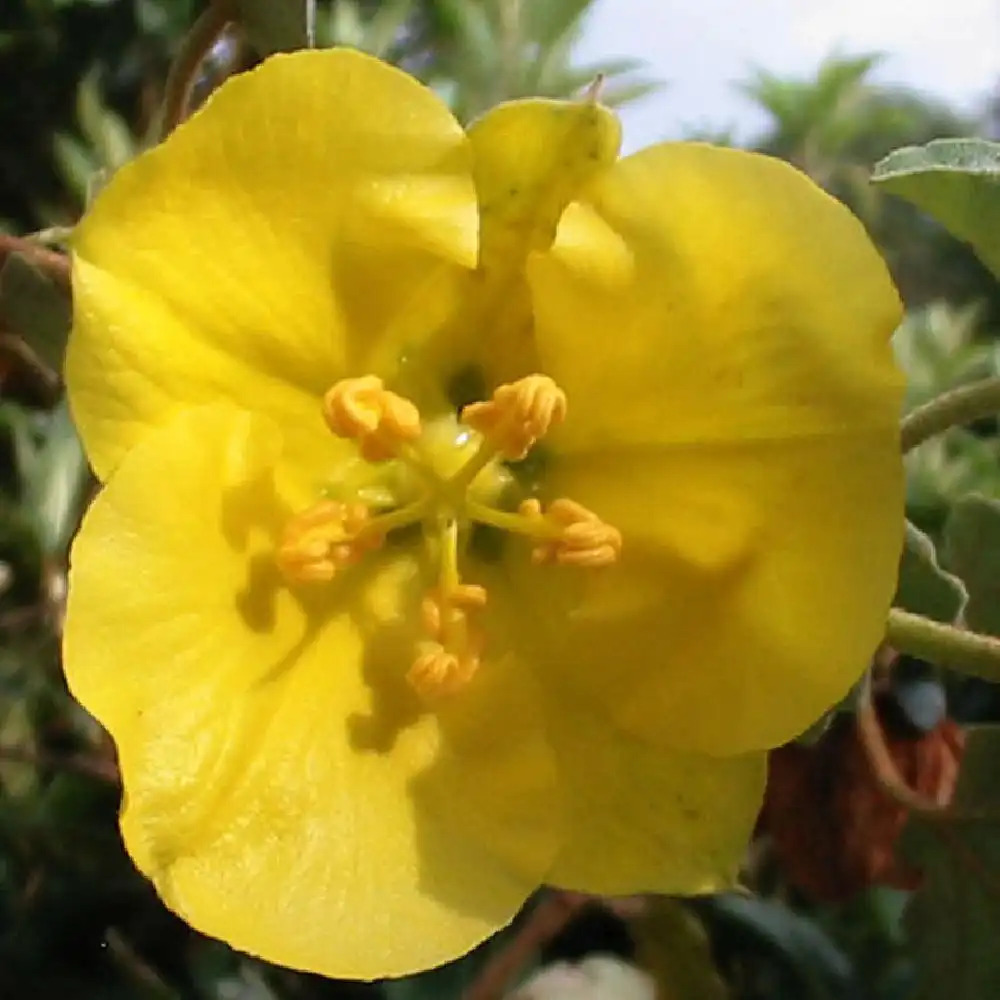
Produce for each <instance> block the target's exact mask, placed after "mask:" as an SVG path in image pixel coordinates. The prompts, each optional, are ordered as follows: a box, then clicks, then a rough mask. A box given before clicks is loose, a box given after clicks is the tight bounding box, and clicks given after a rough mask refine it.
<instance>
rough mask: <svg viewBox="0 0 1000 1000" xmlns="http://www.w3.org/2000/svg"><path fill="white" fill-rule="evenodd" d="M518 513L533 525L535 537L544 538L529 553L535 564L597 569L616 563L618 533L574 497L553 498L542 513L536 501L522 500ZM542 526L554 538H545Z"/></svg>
mask: <svg viewBox="0 0 1000 1000" xmlns="http://www.w3.org/2000/svg"><path fill="white" fill-rule="evenodd" d="M518 513H519V514H520V515H521V516H522V517H524V518H526V519H527V520H528V522H529V523H532V524H535V525H537V526H538V527H539V529H540V530H539V531H538V536H539V537H541V538H543V539H544V540H543V541H542V542H541V544H539V545H536V546H535V548H534V549H533V550H532V553H531V561H532V562H534V563H535V564H536V565H541V564H543V563H557V564H558V565H560V566H580V567H585V568H588V569H599V568H601V567H604V566H610V565H611V564H612V563H615V562H617V561H618V557H619V556H620V555H621V551H622V535H621V532H620V531H619V530H618V529H617V528H615V527H612V525H610V524H606V523H605V522H604V521H602V520H601V519H600V518H599V517H598V516H597V515H596V514H595V513H594V512H593V511H591V510H588V509H587V508H586V507H584V506H583V505H582V504H578V503H577V502H576V501H575V500H568V499H565V498H563V499H560V500H554V501H553V502H552V503H551V504H549V509H548V511H546V512H545V513H544V514H543V513H542V505H541V504H540V503H539V502H538V501H537V500H534V499H531V500H525V501H524V502H523V503H522V504H521V506H520V507H519V508H518ZM545 528H548V529H549V531H552V530H553V529H554V531H555V537H548V538H546V537H545V535H546V534H548V532H546V531H545V530H544V529H545Z"/></svg>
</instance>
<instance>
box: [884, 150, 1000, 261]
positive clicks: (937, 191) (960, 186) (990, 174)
mask: <svg viewBox="0 0 1000 1000" xmlns="http://www.w3.org/2000/svg"><path fill="white" fill-rule="evenodd" d="M872 180H873V181H874V182H875V183H876V184H880V185H881V186H882V187H883V188H885V189H886V190H887V191H890V192H892V193H893V194H897V195H899V196H900V197H901V198H905V199H906V200H907V201H910V202H912V203H913V204H914V205H916V206H917V207H918V208H921V209H923V210H924V211H925V212H927V214H928V215H931V216H933V217H934V218H935V219H937V221H938V222H940V223H941V224H942V225H943V226H944V227H945V228H946V229H947V230H948V231H949V232H950V233H952V234H953V235H955V236H957V237H958V238H959V239H962V240H965V241H966V242H967V243H969V244H970V245H971V246H972V248H973V250H975V251H976V253H977V254H978V255H979V257H980V258H981V259H982V261H983V263H984V264H986V266H987V267H988V268H989V269H990V270H991V271H992V272H993V273H994V274H996V275H1000V143H996V142H988V141H987V140H985V139H935V140H934V141H933V142H929V143H928V144H927V145H926V146H907V147H905V148H903V149H897V150H895V151H894V152H892V153H890V154H889V155H888V156H887V157H886V158H885V159H884V160H881V161H880V162H879V163H877V164H876V165H875V171H874V173H873V175H872Z"/></svg>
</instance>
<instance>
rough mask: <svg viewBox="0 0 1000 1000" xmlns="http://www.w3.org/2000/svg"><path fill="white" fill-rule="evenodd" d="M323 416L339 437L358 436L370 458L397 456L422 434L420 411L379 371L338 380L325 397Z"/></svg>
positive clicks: (362, 447)
mask: <svg viewBox="0 0 1000 1000" xmlns="http://www.w3.org/2000/svg"><path fill="white" fill-rule="evenodd" d="M323 416H324V417H325V419H326V423H327V426H328V427H329V428H330V430H331V431H333V433H334V434H336V435H337V436H338V437H343V438H351V439H354V440H356V441H357V442H358V444H359V447H360V449H361V455H362V457H363V458H365V459H367V460H368V461H369V462H381V461H385V460H386V459H389V458H393V457H395V456H396V454H397V452H398V451H399V449H400V446H401V445H403V444H408V443H411V442H413V441H415V440H416V439H417V438H418V437H419V436H420V429H421V428H420V412H419V411H418V410H417V408H416V407H415V406H414V405H413V403H411V402H410V401H409V400H408V399H405V398H404V397H402V396H399V395H397V394H396V393H394V392H390V391H389V390H388V389H386V388H385V386H384V384H383V382H382V380H381V379H380V378H379V377H378V376H377V375H364V376H362V377H361V378H345V379H341V380H340V381H339V382H337V383H336V384H335V385H334V386H333V387H332V388H331V389H329V390H327V393H326V395H325V396H324V397H323Z"/></svg>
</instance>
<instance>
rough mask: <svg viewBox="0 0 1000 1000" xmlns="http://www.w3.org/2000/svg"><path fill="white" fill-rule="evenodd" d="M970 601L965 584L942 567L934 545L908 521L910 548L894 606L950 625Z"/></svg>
mask: <svg viewBox="0 0 1000 1000" xmlns="http://www.w3.org/2000/svg"><path fill="white" fill-rule="evenodd" d="M967 600H968V595H967V594H966V591H965V585H964V584H963V583H962V581H961V580H960V579H958V577H956V576H953V575H952V574H951V573H948V572H946V571H945V570H943V569H942V568H941V566H940V564H939V563H938V558H937V552H936V551H935V549H934V543H933V542H932V541H931V540H930V539H929V538H928V537H927V535H925V534H924V533H923V532H922V531H921V530H920V529H919V528H917V527H915V526H914V525H912V524H911V523H910V522H909V521H907V522H906V544H905V546H904V548H903V556H902V558H901V559H900V562H899V581H898V583H897V584H896V596H895V598H894V599H893V602H892V603H893V604H894V605H895V606H896V607H897V608H903V609H904V610H906V611H912V612H913V613H914V614H918V615H923V616H924V617H926V618H933V619H934V620H935V621H938V622H946V623H948V624H950V623H952V622H954V621H955V620H956V619H957V618H958V616H959V614H960V613H961V612H962V609H963V608H964V607H965V604H966V601H967Z"/></svg>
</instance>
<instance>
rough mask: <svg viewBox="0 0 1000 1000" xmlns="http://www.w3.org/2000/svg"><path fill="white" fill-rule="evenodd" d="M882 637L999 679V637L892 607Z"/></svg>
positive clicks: (916, 652) (937, 661) (904, 648)
mask: <svg viewBox="0 0 1000 1000" xmlns="http://www.w3.org/2000/svg"><path fill="white" fill-rule="evenodd" d="M885 641H886V642H887V643H888V644H889V645H890V646H892V647H893V648H894V649H898V650H899V652H901V653H909V654H910V655H911V656H916V657H919V658H920V659H921V660H927V661H929V662H930V663H934V664H937V665H938V666H943V667H953V668H955V669H956V670H961V671H963V672H965V673H970V674H975V676H977V677H982V678H984V679H985V680H989V681H998V680H1000V640H998V639H994V638H993V637H992V636H989V635H980V634H979V633H978V632H968V631H966V630H965V629H960V628H955V627H954V626H953V625H943V624H942V623H941V622H936V621H932V620H931V619H930V618H924V617H923V616H922V615H915V614H913V613H912V612H909V611H903V610H902V609H900V608H893V609H892V610H891V611H890V612H889V621H888V624H887V626H886V633H885Z"/></svg>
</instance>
